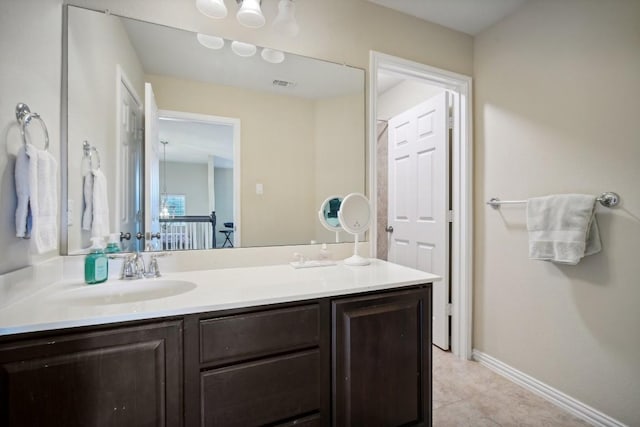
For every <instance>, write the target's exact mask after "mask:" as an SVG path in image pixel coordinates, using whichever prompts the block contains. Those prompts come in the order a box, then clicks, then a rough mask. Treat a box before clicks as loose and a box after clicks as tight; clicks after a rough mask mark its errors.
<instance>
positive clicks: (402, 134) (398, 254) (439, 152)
mask: <svg viewBox="0 0 640 427" xmlns="http://www.w3.org/2000/svg"><path fill="white" fill-rule="evenodd" d="M448 111H449V109H448V93H446V92H443V93H442V94H440V95H437V96H435V97H433V98H430V99H429V100H427V101H426V102H424V103H422V104H420V105H418V106H416V107H413V108H412V109H410V110H408V111H405V112H404V113H401V114H399V115H397V116H396V117H394V118H392V119H391V120H389V211H388V212H389V214H388V215H389V218H388V225H389V226H391V227H393V231H389V255H388V259H389V261H391V262H395V263H397V264H401V265H405V266H408V267H412V268H415V269H418V270H422V271H427V272H430V273H434V274H437V275H439V276H441V277H442V280H441V281H438V282H435V283H434V288H433V343H434V344H435V345H437V346H438V347H440V348H443V349H445V350H446V349H449V311H448V306H449V220H448V217H449V215H448V214H449V126H448V121H449V119H448V117H449V114H448ZM390 230H391V229H390Z"/></svg>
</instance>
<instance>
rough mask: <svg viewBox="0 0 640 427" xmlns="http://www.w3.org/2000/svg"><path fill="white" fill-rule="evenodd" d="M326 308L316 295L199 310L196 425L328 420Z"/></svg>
mask: <svg viewBox="0 0 640 427" xmlns="http://www.w3.org/2000/svg"><path fill="white" fill-rule="evenodd" d="M322 312H324V313H325V314H324V316H323V315H322V314H321V313H322ZM328 313H329V305H328V301H314V302H313V303H306V304H302V305H300V303H298V305H286V306H284V307H283V306H279V307H277V308H268V309H264V308H263V309H260V310H257V311H249V312H247V311H245V312H240V313H233V312H232V313H230V314H223V315H220V314H218V315H216V316H215V317H211V318H200V319H199V320H198V324H199V333H198V339H199V344H198V345H197V347H199V348H200V360H199V366H198V369H199V370H200V378H199V381H200V389H199V390H195V388H193V390H192V392H194V393H198V392H199V393H200V396H199V401H200V410H199V413H200V414H201V418H200V420H199V423H200V425H202V426H239V427H240V426H241V427H245V426H260V425H278V424H282V423H285V424H284V425H287V424H286V423H287V422H289V423H294V424H292V425H297V424H298V423H302V424H301V425H310V426H313V425H329V399H328V390H329V375H328V373H329V364H330V357H329V345H330V344H329V330H328V329H329V328H328V324H327V322H326V321H325V322H323V317H324V319H328ZM189 342H192V343H193V344H192V346H193V347H196V344H195V341H189V340H188V341H187V344H188V343H189ZM192 369H193V368H192ZM309 416H310V417H311V418H309ZM299 419H302V420H299ZM195 422H196V420H195V418H194V419H193V420H191V423H193V424H195Z"/></svg>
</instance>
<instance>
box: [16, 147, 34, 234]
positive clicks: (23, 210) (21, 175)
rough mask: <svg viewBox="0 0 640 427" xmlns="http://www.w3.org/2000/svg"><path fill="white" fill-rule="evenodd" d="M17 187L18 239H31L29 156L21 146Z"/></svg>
mask: <svg viewBox="0 0 640 427" xmlns="http://www.w3.org/2000/svg"><path fill="white" fill-rule="evenodd" d="M15 185H16V195H17V196H18V204H17V206H16V237H22V238H24V239H28V238H30V237H31V212H30V210H29V156H28V155H27V148H26V147H25V146H24V145H21V146H20V149H19V150H18V154H17V156H16V168H15Z"/></svg>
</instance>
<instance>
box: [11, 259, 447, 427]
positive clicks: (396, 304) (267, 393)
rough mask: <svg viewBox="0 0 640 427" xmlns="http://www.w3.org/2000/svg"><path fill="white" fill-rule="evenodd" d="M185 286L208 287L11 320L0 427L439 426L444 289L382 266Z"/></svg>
mask: <svg viewBox="0 0 640 427" xmlns="http://www.w3.org/2000/svg"><path fill="white" fill-rule="evenodd" d="M177 278H180V280H183V281H187V282H190V283H193V284H194V285H195V287H194V288H193V289H190V290H188V291H185V292H183V293H181V294H179V295H174V296H166V297H161V298H155V299H150V300H140V301H132V300H131V299H129V300H127V302H123V301H124V300H122V299H118V298H122V294H117V293H114V295H120V297H117V298H115V299H113V301H114V302H115V303H113V304H110V302H109V301H108V300H105V299H101V298H98V299H95V298H94V299H87V300H81V302H78V301H79V300H78V299H76V300H73V298H74V295H77V292H78V291H80V292H85V293H86V291H85V289H86V286H85V288H79V286H80V285H78V284H73V283H71V284H70V283H59V284H54V285H52V286H50V287H49V288H47V289H45V290H43V291H41V292H39V293H37V294H35V295H33V296H31V297H29V298H26V299H23V300H22V301H19V302H16V303H15V304H13V305H11V306H9V307H7V308H5V309H2V310H0V328H2V329H0V331H1V332H2V336H1V337H0V402H1V403H0V404H1V405H2V408H3V409H2V411H0V417H1V418H0V424H2V425H7V426H18V425H39V426H45V425H56V426H87V425H117V426H143V425H148V426H161V425H167V426H182V425H184V426H197V425H205V426H214V425H215V426H250V425H282V426H285V425H305V426H328V425H335V426H348V425H353V426H364V425H430V423H431V282H433V281H434V280H438V277H437V276H434V275H431V274H427V273H423V272H419V271H416V270H411V269H407V268H404V267H401V266H397V265H394V264H390V263H386V262H383V261H377V260H373V263H372V265H371V266H369V267H364V268H363V267H349V266H345V265H342V264H338V265H336V266H332V267H322V268H311V269H300V270H295V269H293V268H291V267H290V266H288V265H279V266H270V267H255V268H238V269H222V270H211V271H204V272H202V271H201V272H186V273H170V274H167V275H165V278H164V279H163V280H176V281H177ZM119 285H123V286H129V285H130V284H129V283H127V284H123V283H122V282H119V281H110V282H107V283H106V284H104V285H96V286H109V287H111V288H117V287H118V286H119ZM141 286H143V285H141ZM111 288H109V289H111ZM94 289H96V293H98V291H99V288H94ZM104 289H106V288H104ZM91 290H93V289H91ZM74 292H75V293H74ZM83 295H84V294H83ZM65 298H67V299H68V301H67V304H62V302H63V301H64V299H65ZM56 301H57V302H56ZM87 301H90V302H87ZM56 304H58V305H59V306H60V307H59V308H56V307H55V306H56ZM52 307H53V308H52ZM25 310H26V311H27V312H26V311H25ZM29 310H31V312H32V315H29V314H28V311H29ZM36 313H40V314H36ZM27 319H32V320H31V321H28V320H27ZM29 322H30V323H29Z"/></svg>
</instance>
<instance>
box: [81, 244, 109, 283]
mask: <svg viewBox="0 0 640 427" xmlns="http://www.w3.org/2000/svg"><path fill="white" fill-rule="evenodd" d="M91 241H92V242H93V244H92V245H91V248H89V254H88V255H87V256H86V257H85V259H84V281H85V283H87V284H88V285H94V284H97V283H103V282H106V281H107V279H108V278H109V259H108V258H107V255H106V254H105V253H104V246H103V241H102V238H101V237H92V238H91Z"/></svg>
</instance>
